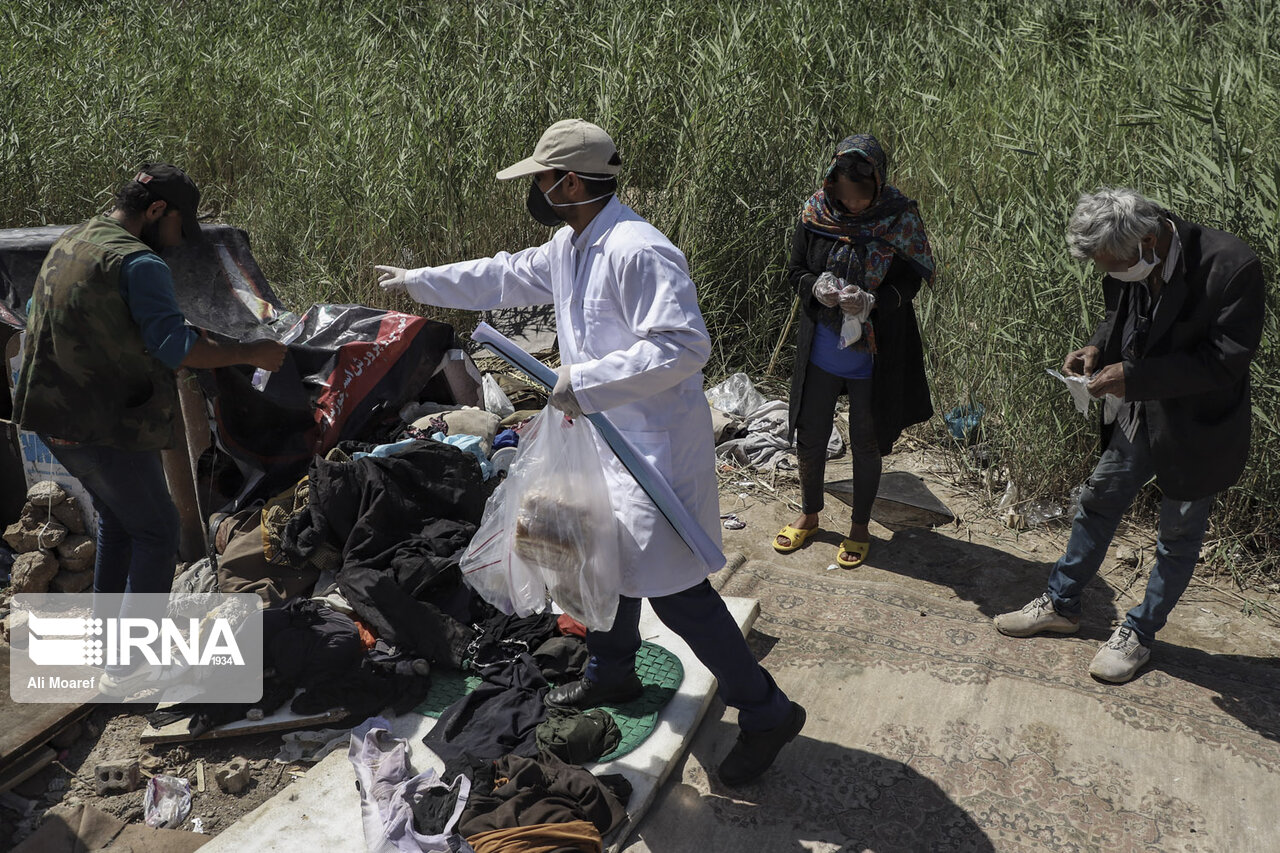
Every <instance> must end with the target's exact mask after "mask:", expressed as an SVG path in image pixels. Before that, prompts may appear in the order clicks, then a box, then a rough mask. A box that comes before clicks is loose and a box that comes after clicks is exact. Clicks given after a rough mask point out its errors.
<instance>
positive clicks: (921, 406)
mask: <svg viewBox="0 0 1280 853" xmlns="http://www.w3.org/2000/svg"><path fill="white" fill-rule="evenodd" d="M834 242H835V239H834V238H832V237H828V236H826V235H825V234H816V233H814V232H812V231H810V230H809V229H807V228H805V227H804V225H803V224H798V225H796V230H795V233H794V234H793V235H792V239H791V262H790V264H789V266H788V273H789V278H790V281H791V286H792V287H794V288H795V291H796V294H797V295H798V296H799V297H800V308H801V311H800V333H799V338H798V340H797V341H796V360H795V367H794V368H793V369H792V372H791V412H790V414H791V418H790V422H789V425H790V435H791V436H792V437H793V438H794V435H795V429H796V419H797V418H798V417H799V415H800V398H801V395H802V394H803V393H804V377H805V371H806V370H807V369H808V366H809V352H810V350H811V349H812V348H813V332H814V326H815V325H816V323H817V318H818V315H819V314H820V313H821V312H823V311H828V310H832V309H828V308H826V307H825V306H823V305H822V303H821V302H819V301H818V300H816V299H814V298H813V283H814V282H815V281H817V280H818V276H819V275H820V274H822V273H823V272H824V271H825V270H826V269H827V254H828V253H829V252H830V251H831V246H832V244H833V243H834ZM921 281H922V278H921V276H920V273H918V272H917V271H916V270H915V268H914V267H913V266H912V265H911V264H909V263H908V262H907V261H905V260H903V259H902V258H900V257H898V256H896V255H895V256H894V258H893V262H892V263H891V264H890V265H889V271H888V272H887V273H885V277H884V280H883V281H882V282H881V283H880V287H879V288H877V289H876V307H875V308H873V309H872V310H871V317H870V319H871V322H872V323H873V324H874V325H875V330H876V349H877V353H876V358H875V362H874V366H873V367H872V371H871V404H872V409H873V412H872V415H873V416H874V418H875V424H876V439H877V442H878V444H879V445H880V453H881V454H882V455H887V454H888V453H889V452H890V451H892V450H893V443H894V442H895V441H897V440H898V436H900V435H901V434H902V431H903V430H904V429H906V428H907V427H909V426H911V425H912V424H917V423H921V422H922V421H927V420H928V419H929V418H930V417H932V416H933V403H932V402H931V400H930V398H929V381H928V379H927V378H926V377H925V373H924V345H923V343H921V340H920V327H919V324H918V323H917V322H916V312H915V309H914V308H913V307H912V304H911V300H912V299H914V298H915V295H916V293H917V292H918V291H919V290H920V283H921Z"/></svg>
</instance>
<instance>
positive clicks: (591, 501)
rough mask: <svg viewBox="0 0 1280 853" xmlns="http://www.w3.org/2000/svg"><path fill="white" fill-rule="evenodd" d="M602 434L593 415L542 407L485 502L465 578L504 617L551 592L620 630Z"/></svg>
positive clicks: (596, 622) (533, 609)
mask: <svg viewBox="0 0 1280 853" xmlns="http://www.w3.org/2000/svg"><path fill="white" fill-rule="evenodd" d="M594 431H595V427H593V426H592V425H591V422H590V421H588V420H587V419H586V418H577V419H576V420H573V421H570V420H569V419H568V418H566V417H565V416H564V415H563V414H562V413H561V412H559V411H557V410H555V409H552V408H549V407H548V408H546V409H543V410H542V412H541V413H539V414H538V415H537V417H535V418H534V419H533V421H532V422H531V423H530V424H529V428H528V430H527V431H526V432H525V434H524V435H523V436H522V437H521V441H520V453H519V455H518V456H517V457H516V459H515V461H514V462H512V463H511V468H510V470H509V471H508V472H507V478H506V479H505V480H503V482H502V484H501V485H499V486H498V488H497V489H496V490H495V491H494V493H493V495H492V496H491V497H490V498H489V501H488V503H486V504H485V508H484V518H483V519H482V520H481V522H480V529H479V530H478V531H476V535H475V537H474V538H473V539H472V540H471V545H470V546H469V547H468V548H467V551H466V553H465V554H463V556H462V576H463V577H464V578H465V579H466V581H467V583H468V584H469V585H470V586H471V587H472V588H473V589H475V590H476V592H478V593H480V595H481V597H482V598H484V600H485V601H487V602H489V603H490V604H492V605H493V606H494V607H496V608H498V609H499V610H501V611H502V612H504V613H514V614H516V615H519V616H528V615H529V614H531V613H538V612H541V611H542V610H543V608H544V607H545V606H546V599H547V596H548V595H550V597H551V599H552V600H553V601H555V602H556V604H558V605H560V607H561V609H563V610H564V611H565V612H566V613H568V614H569V615H570V616H572V617H573V618H575V619H577V620H578V621H579V622H581V623H582V624H584V625H586V626H587V627H588V628H590V629H591V630H593V631H603V630H607V629H608V628H610V627H611V626H612V625H613V617H614V614H615V613H616V612H617V607H618V592H619V590H620V589H621V586H622V574H621V570H620V568H619V565H618V530H617V524H616V522H615V520H614V516H613V509H612V503H611V501H610V499H609V487H608V484H607V483H606V481H605V478H604V471H603V469H602V468H601V461H600V453H599V451H598V450H597V449H596V440H595V435H594Z"/></svg>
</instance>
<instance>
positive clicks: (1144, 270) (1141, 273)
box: [1107, 242, 1160, 281]
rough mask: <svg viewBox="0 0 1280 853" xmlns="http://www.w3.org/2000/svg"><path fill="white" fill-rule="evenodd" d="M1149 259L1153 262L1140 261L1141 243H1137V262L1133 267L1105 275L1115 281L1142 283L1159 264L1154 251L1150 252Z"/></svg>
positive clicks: (1158, 257)
mask: <svg viewBox="0 0 1280 853" xmlns="http://www.w3.org/2000/svg"><path fill="white" fill-rule="evenodd" d="M1151 257H1152V258H1153V260H1150V261H1144V260H1143V259H1142V243H1141V242H1139V243H1138V262H1137V263H1135V264H1134V265H1133V266H1131V267H1129V268H1128V269H1127V270H1123V271H1121V272H1111V273H1107V275H1109V276H1111V277H1112V278H1114V279H1116V280H1117V281H1142V280H1143V279H1144V278H1146V277H1147V276H1149V275H1151V271H1152V270H1153V269H1155V268H1156V265H1157V264H1158V263H1160V256H1159V255H1157V254H1156V253H1155V251H1154V250H1153V251H1152V252H1151Z"/></svg>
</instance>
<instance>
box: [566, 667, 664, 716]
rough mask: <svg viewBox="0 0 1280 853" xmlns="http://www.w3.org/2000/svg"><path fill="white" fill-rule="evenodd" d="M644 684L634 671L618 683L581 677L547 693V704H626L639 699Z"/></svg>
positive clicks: (569, 705) (571, 706) (575, 705)
mask: <svg viewBox="0 0 1280 853" xmlns="http://www.w3.org/2000/svg"><path fill="white" fill-rule="evenodd" d="M643 693H644V685H643V684H641V683H640V678H639V676H637V675H636V674H635V673H634V672H633V673H631V677H630V678H628V679H626V680H623V681H619V682H618V683H617V684H601V683H599V682H597V681H592V680H590V679H588V678H580V679H578V680H577V681H571V682H569V683H568V684H562V685H560V686H559V687H557V688H555V689H554V690H552V691H551V692H550V693H548V694H547V704H548V705H550V706H551V707H553V708H576V709H578V710H582V709H584V708H595V707H596V706H598V705H625V704H626V703H627V702H630V701H632V700H634V699H639V698H640V696H641V694H643Z"/></svg>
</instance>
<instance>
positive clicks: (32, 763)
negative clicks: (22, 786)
mask: <svg viewBox="0 0 1280 853" xmlns="http://www.w3.org/2000/svg"><path fill="white" fill-rule="evenodd" d="M57 757H58V752H57V750H55V749H53V748H52V747H48V746H43V747H40V748H39V749H37V750H36V751H35V752H32V753H31V754H29V755H28V756H27V757H26V758H25V759H24V760H22V761H19V762H18V763H17V764H15V765H13V766H12V767H10V768H9V769H8V770H6V771H5V772H4V773H3V774H0V791H7V790H9V789H10V788H12V787H13V786H14V785H17V784H18V783H19V782H21V781H22V780H23V779H27V778H30V777H31V776H33V775H35V774H36V773H39V772H40V771H41V770H43V769H44V768H46V767H48V766H49V765H50V764H52V763H53V760H54V759H55V758H57Z"/></svg>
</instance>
